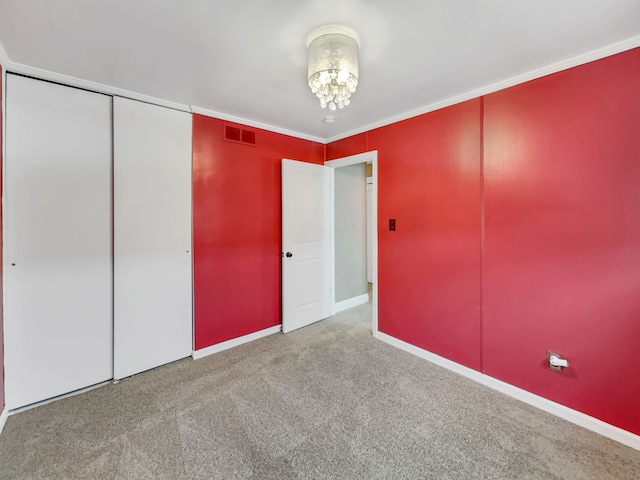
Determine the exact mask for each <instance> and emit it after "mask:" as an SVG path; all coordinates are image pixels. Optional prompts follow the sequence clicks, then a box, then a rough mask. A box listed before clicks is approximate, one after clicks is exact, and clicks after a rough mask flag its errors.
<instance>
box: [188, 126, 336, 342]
mask: <svg viewBox="0 0 640 480" xmlns="http://www.w3.org/2000/svg"><path fill="white" fill-rule="evenodd" d="M227 123H228V122H227ZM224 124H225V122H223V121H222V120H218V119H215V118H210V117H205V116H202V115H193V243H194V245H193V247H194V250H193V263H194V272H193V274H194V279H193V280H194V316H195V348H196V349H201V348H204V347H208V346H210V345H214V344H216V343H220V342H223V341H225V340H230V339H232V338H236V337H240V336H242V335H246V334H249V333H253V332H256V331H259V330H263V329H265V328H269V327H272V326H275V325H278V324H280V251H281V231H280V224H281V206H280V202H281V198H280V196H281V190H280V164H281V159H282V158H290V159H293V160H301V161H308V162H313V163H323V162H324V145H322V144H320V143H315V142H311V141H308V140H301V139H298V138H293V137H289V136H287V135H281V134H278V133H273V132H269V131H266V130H260V129H255V128H251V127H244V126H241V125H237V124H232V125H234V126H240V127H243V128H247V129H249V130H253V131H255V132H256V136H255V138H256V146H248V145H243V144H239V143H233V142H229V141H225V140H223V126H224Z"/></svg>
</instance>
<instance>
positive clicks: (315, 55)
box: [307, 33, 358, 110]
mask: <svg viewBox="0 0 640 480" xmlns="http://www.w3.org/2000/svg"><path fill="white" fill-rule="evenodd" d="M310 38H311V37H310ZM307 43H308V48H309V65H308V76H309V88H311V91H312V92H313V93H314V94H315V95H316V97H318V99H320V106H321V107H322V108H327V107H328V108H329V110H335V109H336V108H344V107H345V106H347V105H349V103H350V100H349V98H350V97H351V94H352V93H354V92H355V91H356V87H357V86H358V42H357V41H356V40H355V39H354V38H352V37H351V36H349V35H346V34H343V33H325V34H322V35H319V36H317V37H315V38H314V39H312V40H311V39H310V40H307Z"/></svg>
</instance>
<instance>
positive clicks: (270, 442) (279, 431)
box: [0, 305, 640, 480]
mask: <svg viewBox="0 0 640 480" xmlns="http://www.w3.org/2000/svg"><path fill="white" fill-rule="evenodd" d="M370 309H371V307H370V305H363V306H361V307H357V308H355V309H352V310H350V311H346V312H343V313H341V314H339V315H337V316H336V317H333V318H331V319H328V320H325V321H323V322H319V323H317V324H315V325H312V326H310V327H307V328H304V329H302V330H299V331H296V332H293V333H291V334H289V335H280V334H279V335H272V336H270V337H267V338H264V339H262V340H258V341H256V342H253V343H251V344H248V345H244V346H241V347H238V348H235V349H233V350H229V351H227V352H222V353H219V354H216V355H213V356H210V357H207V358H205V359H202V360H198V361H192V360H189V359H187V360H183V361H180V362H176V363H173V364H171V365H168V366H165V367H162V368H158V369H155V370H153V371H150V372H146V373H144V374H140V375H137V376H135V377H132V378H129V379H126V380H123V381H122V382H121V383H119V384H118V385H107V386H103V387H100V388H98V389H95V390H93V391H90V392H87V393H83V394H81V395H77V396H75V397H71V398H67V399H64V400H60V401H56V402H53V403H50V404H48V405H44V406H41V407H38V408H35V409H32V410H28V411H25V412H22V413H19V414H16V415H13V416H11V417H9V420H8V421H7V424H6V427H5V430H4V432H3V433H2V436H1V437H0V478H2V479H21V480H31V479H44V478H46V479H104V480H107V479H236V478H253V479H296V478H300V479H383V478H384V479H409V478H416V479H418V478H419V479H423V478H424V479H455V480H461V479H536V480H540V479H571V480H577V479H597V480H606V479H634V480H637V479H638V478H640V452H638V451H635V450H632V449H630V448H628V447H624V446H622V445H619V444H617V443H615V442H613V441H610V440H608V439H606V438H604V437H601V436H599V435H596V434H595V433H591V432H589V431H586V430H584V429H582V428H580V427H577V426H575V425H572V424H570V423H568V422H565V421H563V420H560V419H558V418H556V417H554V416H551V415H549V414H546V413H544V412H541V411H539V410H537V409H535V408H533V407H530V406H528V405H526V404H523V403H520V402H518V401H516V400H513V399H511V398H509V397H506V396H504V395H502V394H500V393H497V392H495V391H492V390H490V389H488V388H485V387H483V386H481V385H478V384H476V383H474V382H472V381H470V380H467V379H465V378H463V377H460V376H458V375H455V374H453V373H451V372H449V371H447V370H444V369H442V368H439V367H437V366H434V365H431V364H429V363H428V362H425V361H424V360H421V359H419V358H417V357H414V356H411V355H409V354H407V353H404V352H402V351H399V350H397V349H394V348H393V347H391V346H388V345H386V344H384V343H382V342H379V341H377V340H375V339H373V337H372V336H371V331H370V328H371V327H370V323H371V322H370V318H371V317H370V315H371V310H370Z"/></svg>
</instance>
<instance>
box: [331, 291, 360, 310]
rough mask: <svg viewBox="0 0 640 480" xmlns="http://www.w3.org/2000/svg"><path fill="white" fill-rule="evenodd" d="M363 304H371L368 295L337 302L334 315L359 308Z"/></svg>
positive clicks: (334, 306)
mask: <svg viewBox="0 0 640 480" xmlns="http://www.w3.org/2000/svg"><path fill="white" fill-rule="evenodd" d="M363 303H369V294H368V293H364V294H362V295H358V296H357V297H351V298H347V299H346V300H342V301H341V302H336V303H335V304H334V305H333V313H334V314H335V313H338V312H341V311H343V310H347V309H349V308H353V307H357V306H358V305H362V304H363Z"/></svg>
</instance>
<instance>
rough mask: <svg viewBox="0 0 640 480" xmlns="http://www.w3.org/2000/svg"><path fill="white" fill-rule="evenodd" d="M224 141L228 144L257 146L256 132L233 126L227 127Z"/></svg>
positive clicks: (225, 127)
mask: <svg viewBox="0 0 640 480" xmlns="http://www.w3.org/2000/svg"><path fill="white" fill-rule="evenodd" d="M224 139H225V140H227V141H228V142H235V143H242V144H243V145H252V146H255V144H256V132H254V131H253V130H245V129H244V128H238V127H232V126H231V125H225V126H224Z"/></svg>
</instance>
